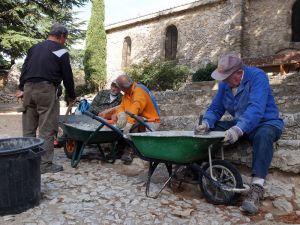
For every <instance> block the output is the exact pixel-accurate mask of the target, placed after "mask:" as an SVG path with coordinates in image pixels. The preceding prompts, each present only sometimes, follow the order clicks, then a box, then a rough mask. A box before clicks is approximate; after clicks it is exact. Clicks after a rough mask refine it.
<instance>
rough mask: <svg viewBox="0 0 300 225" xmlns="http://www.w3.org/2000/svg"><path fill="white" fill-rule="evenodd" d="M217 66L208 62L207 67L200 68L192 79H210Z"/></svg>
mask: <svg viewBox="0 0 300 225" xmlns="http://www.w3.org/2000/svg"><path fill="white" fill-rule="evenodd" d="M216 68H217V65H216V64H213V63H208V64H207V65H206V67H204V68H200V69H198V70H197V71H196V72H195V73H194V74H193V76H192V81H194V82H197V81H210V80H213V79H212V78H211V76H210V75H211V73H212V72H213V71H214V70H215V69H216Z"/></svg>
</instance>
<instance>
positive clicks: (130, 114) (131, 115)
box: [125, 111, 152, 131]
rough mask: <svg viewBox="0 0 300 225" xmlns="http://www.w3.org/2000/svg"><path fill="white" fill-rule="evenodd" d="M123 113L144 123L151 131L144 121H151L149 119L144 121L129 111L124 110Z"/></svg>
mask: <svg viewBox="0 0 300 225" xmlns="http://www.w3.org/2000/svg"><path fill="white" fill-rule="evenodd" d="M125 113H127V114H128V115H129V116H130V117H132V118H133V119H135V120H136V121H138V122H139V123H140V124H142V125H144V126H145V127H146V128H147V129H148V130H150V131H152V129H151V128H150V127H149V125H148V124H147V123H146V122H151V121H149V120H146V121H144V120H142V119H140V118H139V117H138V116H136V115H134V114H133V113H131V112H129V111H125Z"/></svg>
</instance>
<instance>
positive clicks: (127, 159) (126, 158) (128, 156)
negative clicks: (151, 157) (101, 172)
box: [121, 148, 133, 165]
mask: <svg viewBox="0 0 300 225" xmlns="http://www.w3.org/2000/svg"><path fill="white" fill-rule="evenodd" d="M121 160H122V161H123V163H124V164H125V165H130V164H131V163H132V160H133V151H132V149H129V148H126V149H125V150H124V154H123V155H122V157H121Z"/></svg>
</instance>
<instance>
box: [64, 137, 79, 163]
mask: <svg viewBox="0 0 300 225" xmlns="http://www.w3.org/2000/svg"><path fill="white" fill-rule="evenodd" d="M76 145H77V141H75V140H72V139H67V140H66V142H65V145H64V152H65V154H66V156H67V158H68V159H72V155H73V152H75V149H76Z"/></svg>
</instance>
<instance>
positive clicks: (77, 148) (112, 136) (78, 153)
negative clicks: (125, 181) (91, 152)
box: [59, 115, 120, 167]
mask: <svg viewBox="0 0 300 225" xmlns="http://www.w3.org/2000/svg"><path fill="white" fill-rule="evenodd" d="M62 118H63V117H61V121H60V123H59V126H60V127H61V128H62V130H63V133H64V135H63V137H61V138H60V139H61V141H62V142H63V143H64V151H65V154H66V156H67V157H68V158H70V159H71V166H72V167H76V166H77V165H78V164H79V162H80V160H81V158H82V157H83V152H84V149H85V147H86V146H87V145H90V144H95V145H97V147H98V149H99V151H100V155H101V157H102V159H103V160H104V161H105V162H109V163H114V161H115V156H116V154H117V150H116V144H117V141H118V140H119V139H120V135H118V134H117V133H116V132H115V131H113V130H112V129H109V128H107V127H106V126H105V125H104V123H99V122H97V121H96V120H93V119H91V118H90V117H89V116H86V115H70V116H68V119H67V121H63V120H62ZM103 120H104V119H103ZM103 143H110V144H111V151H110V152H109V153H105V152H104V151H103V149H102V147H101V144H103Z"/></svg>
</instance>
